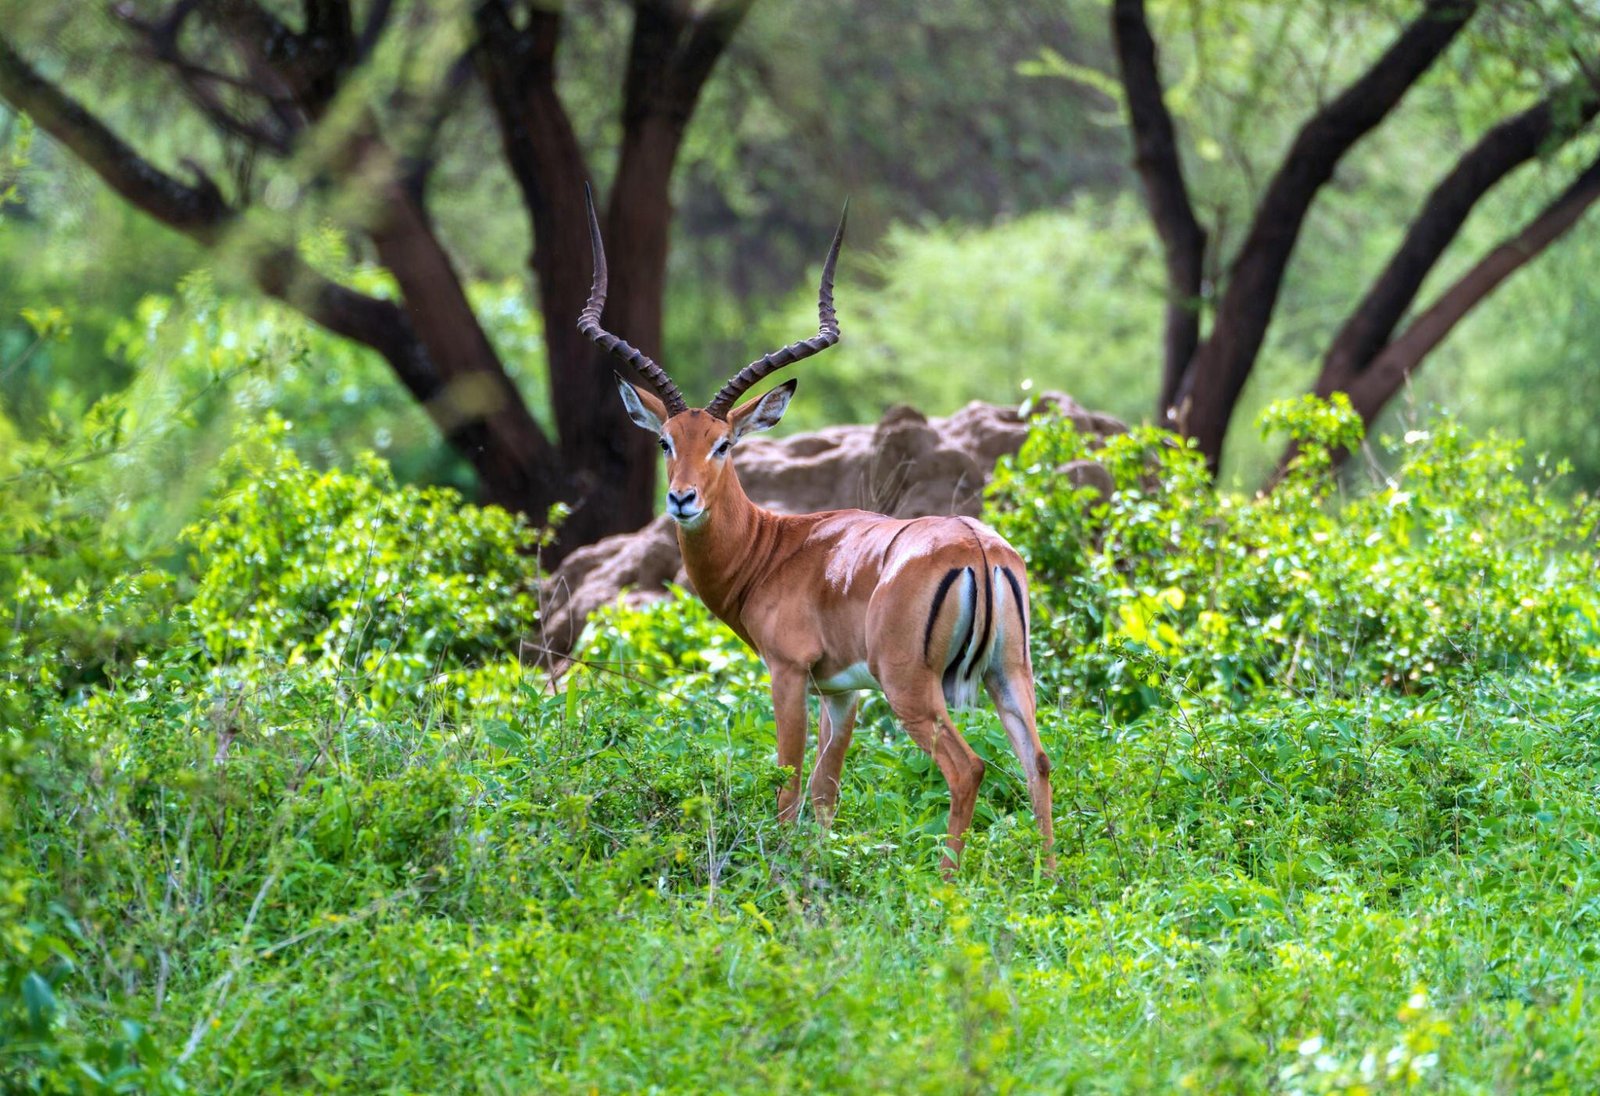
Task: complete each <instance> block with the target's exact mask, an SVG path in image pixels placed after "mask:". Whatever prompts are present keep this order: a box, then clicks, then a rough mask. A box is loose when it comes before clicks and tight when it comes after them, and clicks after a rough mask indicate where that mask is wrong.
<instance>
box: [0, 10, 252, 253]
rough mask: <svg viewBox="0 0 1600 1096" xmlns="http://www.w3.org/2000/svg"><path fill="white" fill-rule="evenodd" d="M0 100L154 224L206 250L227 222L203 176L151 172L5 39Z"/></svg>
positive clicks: (0, 51)
mask: <svg viewBox="0 0 1600 1096" xmlns="http://www.w3.org/2000/svg"><path fill="white" fill-rule="evenodd" d="M0 96H3V97H4V98H5V99H6V100H7V101H8V102H9V103H11V105H12V106H14V107H16V108H17V109H18V110H20V111H23V112H24V113H26V114H28V115H29V116H30V117H31V118H32V119H33V120H34V121H35V122H36V123H38V125H39V127H40V128H41V129H43V130H44V131H45V132H46V133H48V134H50V136H52V137H54V138H55V139H56V140H57V141H59V142H61V144H63V145H64V146H66V147H67V148H68V149H70V150H72V152H73V153H74V154H75V155H76V156H77V157H78V158H79V159H81V160H82V161H83V162H84V163H85V164H87V165H88V166H89V167H90V168H92V169H93V170H94V172H95V173H96V174H97V175H99V176H100V177H101V178H102V179H104V180H105V181H106V183H107V184H109V185H110V186H111V188H112V189H113V190H115V191H116V192H117V193H118V194H120V195H122V196H123V197H124V198H126V199H127V200H128V201H129V202H130V203H131V204H133V205H134V206H135V207H137V208H139V209H141V210H143V211H144V212H146V213H148V214H150V216H152V217H154V218H155V219H156V220H158V221H161V222H162V223H164V224H167V225H170V226H171V227H173V228H175V229H178V230H179V231H180V232H183V233H185V234H186V235H188V236H191V237H193V238H194V239H196V240H199V241H200V242H201V243H207V244H209V243H212V242H214V241H215V240H216V238H217V232H218V230H219V229H220V228H221V227H222V225H223V224H224V223H225V222H226V221H227V220H228V218H229V217H230V216H231V210H230V209H229V208H228V204H227V202H226V201H225V200H224V199H223V197H222V193H221V192H220V191H219V190H218V189H217V187H216V185H215V184H213V183H212V182H210V180H208V179H205V178H204V177H203V176H202V177H200V178H199V179H198V181H197V182H196V183H195V184H193V185H190V184H187V183H183V182H181V181H179V180H178V179H176V178H174V177H173V176H171V175H168V174H167V173H166V172H164V171H161V170H160V169H158V168H156V167H155V166H154V165H152V164H151V163H150V162H149V161H148V160H146V159H145V158H144V157H142V156H140V155H139V154H138V153H137V152H135V151H134V150H133V148H131V147H130V146H129V145H128V144H127V143H126V142H124V141H123V140H122V139H121V138H120V137H118V136H117V135H116V134H115V133H113V132H112V131H111V130H110V129H109V128H108V127H107V126H106V125H105V124H104V123H103V122H101V121H100V120H99V119H98V118H96V117H95V116H94V115H92V114H90V113H89V112H88V111H87V110H85V109H84V108H83V106H82V104H80V103H79V102H78V101H77V100H76V99H73V98H72V97H71V96H69V95H67V94H66V93H65V92H63V91H62V90H61V89H60V88H58V87H56V86H55V85H54V84H52V83H51V82H50V81H48V80H46V79H44V77H42V76H40V75H39V73H38V72H37V71H35V70H34V69H33V67H32V66H30V65H29V64H28V63H27V62H26V61H25V60H23V59H22V57H21V56H20V55H19V54H18V53H17V52H16V51H15V50H14V49H12V47H11V44H10V43H9V42H7V41H6V40H5V39H4V38H0Z"/></svg>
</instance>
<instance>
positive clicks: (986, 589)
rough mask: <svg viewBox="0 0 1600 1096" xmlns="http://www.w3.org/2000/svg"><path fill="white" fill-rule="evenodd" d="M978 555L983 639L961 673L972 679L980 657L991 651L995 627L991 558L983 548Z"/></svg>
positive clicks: (980, 547) (968, 658)
mask: <svg viewBox="0 0 1600 1096" xmlns="http://www.w3.org/2000/svg"><path fill="white" fill-rule="evenodd" d="M978 554H979V555H980V556H982V557H983V638H982V639H980V640H978V645H977V646H976V647H974V648H972V652H971V654H969V655H968V656H967V668H966V669H965V670H963V671H961V676H962V677H971V676H972V674H973V671H974V670H976V669H977V668H978V659H979V657H980V656H982V654H983V652H985V651H987V650H988V649H989V631H990V629H992V628H993V627H994V576H993V575H991V574H990V573H989V556H988V554H987V553H986V552H984V551H983V548H982V546H979V548H978ZM974 608H976V606H974Z"/></svg>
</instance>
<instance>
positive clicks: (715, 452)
mask: <svg viewBox="0 0 1600 1096" xmlns="http://www.w3.org/2000/svg"><path fill="white" fill-rule="evenodd" d="M732 448H733V442H731V441H729V440H728V439H727V438H723V439H722V440H721V441H719V442H717V444H716V447H715V448H713V449H712V450H711V455H712V456H713V457H725V456H727V455H728V450H729V449H732Z"/></svg>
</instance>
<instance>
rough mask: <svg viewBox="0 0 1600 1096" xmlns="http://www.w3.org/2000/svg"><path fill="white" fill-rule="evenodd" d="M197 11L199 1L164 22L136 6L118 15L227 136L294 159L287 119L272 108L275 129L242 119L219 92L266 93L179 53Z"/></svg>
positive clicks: (178, 7) (119, 9) (120, 8)
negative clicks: (142, 15)
mask: <svg viewBox="0 0 1600 1096" xmlns="http://www.w3.org/2000/svg"><path fill="white" fill-rule="evenodd" d="M197 6H198V4H197V3H195V2H194V0H185V2H183V3H179V4H174V5H173V7H172V10H171V11H169V12H168V13H167V14H166V16H164V17H163V18H161V19H158V20H149V19H141V18H139V16H138V15H137V14H136V12H135V11H134V9H133V7H132V6H131V5H128V4H119V5H117V6H116V7H114V8H113V9H112V11H113V13H114V14H115V15H116V16H117V18H118V19H120V20H121V21H122V22H123V23H124V24H126V25H127V26H128V27H129V28H130V29H131V30H133V31H134V33H136V34H138V35H139V36H140V38H141V39H142V41H143V44H144V51H145V53H146V54H147V55H148V56H149V57H150V58H151V59H152V60H155V61H158V62H160V63H162V64H164V65H166V66H167V67H168V68H170V69H172V71H173V73H174V74H175V75H176V76H177V78H178V82H179V83H180V84H181V85H182V87H183V89H184V91H185V93H187V94H188V96H189V99H190V100H191V101H192V102H193V103H194V104H195V106H196V107H197V108H199V110H200V112H201V113H202V114H204V115H205V116H206V118H207V119H208V120H209V121H210V122H211V124H212V125H214V126H216V127H217V128H218V129H220V130H222V131H223V132H224V133H230V134H232V135H233V136H235V137H239V138H240V139H242V140H244V141H245V142H247V143H248V144H250V145H251V146H252V147H254V148H258V149H264V150H266V151H268V152H272V153H274V154H276V155H278V156H286V155H288V153H289V150H290V141H291V134H290V132H289V131H288V130H287V129H285V128H284V126H283V124H282V119H281V116H279V115H278V114H277V113H276V112H272V110H271V104H270V103H269V104H268V108H269V115H268V117H269V118H273V119H275V120H276V121H277V124H276V125H275V126H274V125H273V124H272V123H271V122H269V121H267V120H266V119H260V120H252V119H248V118H244V117H242V116H240V115H239V114H238V113H237V112H235V111H234V110H233V109H232V108H231V107H229V106H228V104H227V103H226V102H224V101H223V99H222V97H221V95H219V94H218V92H217V89H218V88H219V87H222V88H229V89H231V90H233V91H237V92H246V93H249V94H256V95H260V94H262V93H261V89H260V88H257V87H255V86H253V85H249V84H246V83H245V82H244V81H241V80H239V79H237V78H235V77H232V76H228V75H226V74H225V73H221V72H215V71H213V70H212V69H209V68H206V67H205V66H204V65H201V64H198V63H196V62H194V61H191V60H190V59H188V58H187V57H185V56H184V55H183V53H182V51H181V50H180V49H179V48H178V36H179V35H180V34H181V33H182V31H183V24H184V22H185V20H186V19H187V18H188V16H189V15H190V13H192V12H193V11H194V10H195V8H196V7H197Z"/></svg>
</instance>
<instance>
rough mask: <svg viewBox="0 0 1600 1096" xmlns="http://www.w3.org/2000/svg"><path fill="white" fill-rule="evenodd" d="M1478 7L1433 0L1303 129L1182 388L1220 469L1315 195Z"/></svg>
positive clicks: (1473, 2) (1462, 0)
mask: <svg viewBox="0 0 1600 1096" xmlns="http://www.w3.org/2000/svg"><path fill="white" fill-rule="evenodd" d="M1478 6H1479V0H1427V3H1426V4H1425V5H1424V7H1423V11H1422V14H1421V15H1419V16H1418V17H1417V18H1416V19H1415V20H1414V21H1413V22H1412V23H1411V24H1410V25H1409V26H1407V27H1406V29H1405V30H1404V31H1403V32H1401V34H1400V36H1399V37H1398V38H1397V39H1395V41H1394V43H1393V44H1392V45H1391V46H1390V47H1389V48H1388V49H1387V50H1385V51H1384V53H1383V55H1382V56H1381V57H1379V58H1378V60H1377V61H1375V62H1374V63H1373V64H1372V66H1371V67H1369V68H1368V69H1367V71H1366V72H1365V73H1364V74H1363V75H1362V76H1361V77H1360V78H1359V79H1357V80H1356V82H1355V83H1353V84H1351V85H1350V86H1349V87H1348V88H1346V89H1345V91H1344V92H1343V93H1342V94H1341V95H1339V96H1338V98H1336V99H1334V100H1333V101H1332V102H1331V103H1329V104H1327V105H1326V106H1325V107H1323V108H1322V109H1320V110H1319V111H1317V113H1316V114H1314V115H1313V116H1312V117H1311V118H1310V120H1308V121H1307V122H1306V124H1305V125H1304V126H1302V127H1301V129H1300V131H1299V133H1298V134H1297V135H1296V136H1295V139H1294V142H1293V144H1292V145H1291V147H1290V149H1289V152H1288V155H1287V156H1286V157H1285V158H1284V161H1283V164H1282V165H1281V166H1280V167H1279V169H1278V172H1277V174H1276V175H1274V176H1273V179H1272V181H1271V182H1270V183H1269V184H1268V186H1267V190H1266V193H1265V194H1264V195H1263V196H1262V199H1261V201H1260V203H1259V204H1258V205H1257V207H1256V211H1255V218H1254V220H1253V222H1252V224H1251V227H1250V232H1249V234H1248V235H1247V236H1246V238H1245V242H1244V245H1243V246H1242V247H1241V248H1240V251H1239V254H1238V256H1237V257H1236V258H1235V259H1234V261H1233V263H1232V265H1231V266H1230V268H1229V278H1228V285H1227V289H1226V290H1225V291H1224V293H1223V295H1222V299H1221V301H1220V302H1219V304H1218V306H1217V311H1216V316H1215V319H1214V322H1213V324H1212V328H1211V335H1210V337H1209V338H1208V339H1207V340H1206V342H1205V343H1204V344H1202V345H1201V346H1200V348H1199V349H1198V350H1197V351H1196V353H1195V356H1194V359H1193V361H1192V363H1191V365H1190V368H1189V370H1188V373H1187V375H1186V376H1185V378H1184V381H1183V384H1182V386H1181V388H1180V391H1179V395H1178V401H1177V402H1178V403H1180V404H1183V403H1185V402H1186V401H1187V403H1188V407H1187V412H1188V432H1189V433H1190V434H1191V435H1192V436H1193V437H1194V438H1195V439H1196V440H1197V441H1198V443H1199V446H1200V449H1201V452H1203V453H1204V454H1205V456H1206V459H1207V461H1208V462H1209V463H1210V465H1211V467H1212V469H1213V471H1215V469H1216V467H1217V465H1218V463H1219V462H1220V460H1221V457H1222V442H1223V438H1224V436H1225V435H1226V433H1227V427H1228V421H1229V419H1230V418H1231V417H1232V413H1233V409H1234V406H1235V405H1236V404H1237V403H1238V399H1239V394H1240V392H1241V391H1242V390H1243V389H1244V383H1245V380H1246V379H1247V378H1248V377H1249V375H1250V371H1251V369H1252V368H1253V367H1254V365H1255V360H1256V355H1257V354H1258V353H1259V352H1260V350H1261V343H1262V340H1263V339H1264V337H1265V335H1266V330H1267V325H1268V323H1269V322H1270V321H1271V319H1272V312H1273V309H1274V307H1275V306H1276V305H1277V300H1278V293H1279V291H1280V290H1281V289H1282V286H1283V275H1284V270H1285V268H1286V267H1287V266H1288V263H1289V258H1290V256H1291V254H1292V253H1293V251H1294V246H1295V243H1296V241H1297V240H1298V239H1299V235H1300V228H1301V225H1302V224H1303V223H1304V221H1305V216H1306V213H1307V211H1308V210H1309V209H1310V207H1311V203H1312V201H1313V200H1314V199H1315V198H1316V195H1317V193H1318V191H1320V190H1321V189H1322V186H1323V184H1325V183H1326V182H1327V181H1328V180H1329V179H1330V178H1331V177H1332V176H1333V170H1334V168H1335V167H1336V166H1337V165H1338V163H1339V161H1340V160H1341V159H1342V158H1343V157H1344V154H1345V153H1346V152H1348V151H1349V150H1350V148H1351V147H1352V146H1353V145H1354V144H1355V143H1356V142H1357V141H1359V140H1360V139H1361V138H1362V137H1363V136H1365V135H1366V134H1367V133H1368V132H1370V131H1371V130H1372V128H1373V127H1374V126H1376V125H1377V124H1378V123H1379V122H1381V121H1382V120H1383V119H1384V118H1385V117H1386V116H1387V115H1388V113H1389V112H1390V111H1391V110H1393V109H1394V108H1395V106H1396V105H1398V103H1399V102H1400V99H1401V98H1402V97H1403V96H1404V95H1405V93H1406V92H1407V91H1408V90H1409V89H1410V88H1411V86H1412V85H1413V84H1415V83H1416V81H1417V80H1418V79H1420V78H1421V76H1422V74H1423V73H1425V72H1426V71H1427V70H1428V69H1429V68H1430V67H1432V65H1433V63H1434V62H1435V61H1437V60H1438V58H1439V56H1440V55H1441V54H1442V53H1443V52H1444V51H1445V49H1446V48H1447V47H1448V46H1449V45H1450V43H1451V42H1452V41H1454V40H1455V37H1456V35H1457V34H1459V33H1460V32H1461V30H1462V28H1463V27H1465V26H1466V24H1467V22H1468V21H1469V20H1470V19H1471V18H1472V15H1473V14H1474V12H1475V11H1476V10H1477V8H1478Z"/></svg>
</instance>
